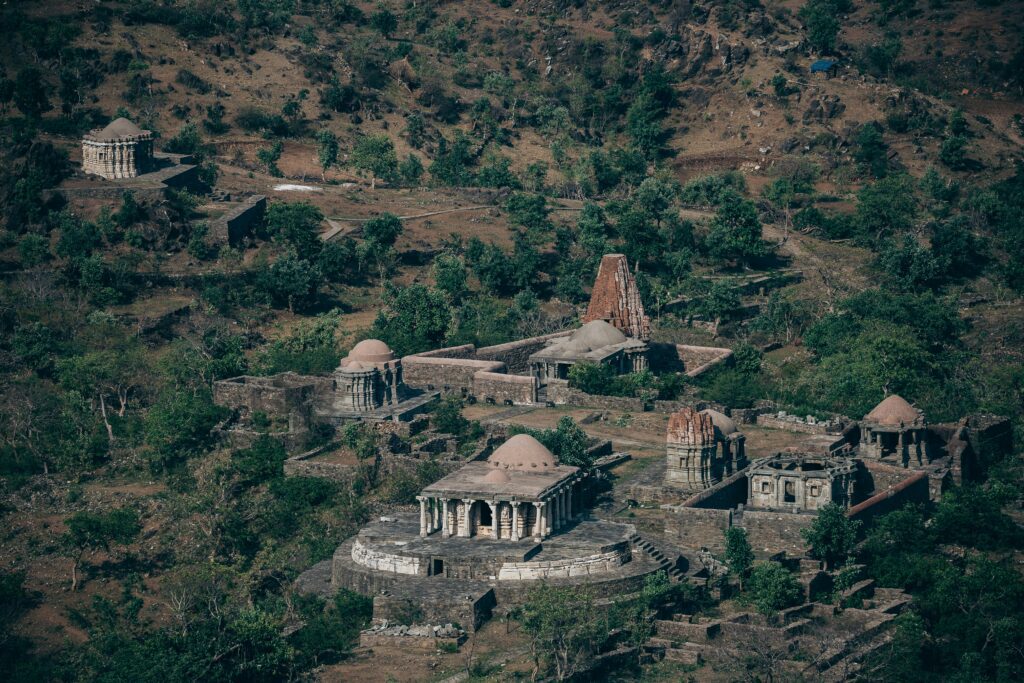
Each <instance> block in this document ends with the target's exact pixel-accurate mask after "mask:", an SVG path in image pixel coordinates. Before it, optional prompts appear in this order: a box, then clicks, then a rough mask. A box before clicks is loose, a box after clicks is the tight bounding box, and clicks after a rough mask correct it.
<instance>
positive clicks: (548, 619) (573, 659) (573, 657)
mask: <svg viewBox="0 0 1024 683" xmlns="http://www.w3.org/2000/svg"><path fill="white" fill-rule="evenodd" d="M521 623H522V627H523V632H524V633H525V634H526V636H527V637H528V638H529V640H530V656H531V659H532V660H533V669H534V670H533V679H534V680H537V678H538V677H539V676H541V675H544V676H550V677H552V678H553V679H554V680H558V681H564V680H568V679H569V678H572V677H573V676H574V675H575V674H576V673H578V672H580V671H583V670H585V669H586V668H587V667H589V666H590V663H591V659H592V657H593V656H594V655H595V654H596V653H597V652H598V648H599V647H600V645H601V643H602V642H603V640H604V639H605V638H606V637H607V635H606V626H605V624H604V620H603V619H601V618H600V614H599V612H598V611H597V607H596V605H595V601H594V595H593V593H592V591H591V589H590V588H589V587H588V586H576V587H572V588H556V587H554V586H549V585H547V584H545V583H541V584H540V585H539V586H537V587H536V588H532V589H531V590H530V592H529V593H528V594H527V598H526V602H525V604H524V605H523V609H522V618H521Z"/></svg>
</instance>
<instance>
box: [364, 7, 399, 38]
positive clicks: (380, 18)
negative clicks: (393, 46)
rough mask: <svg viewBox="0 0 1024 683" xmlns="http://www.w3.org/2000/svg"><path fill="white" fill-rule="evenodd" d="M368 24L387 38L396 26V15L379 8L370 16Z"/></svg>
mask: <svg viewBox="0 0 1024 683" xmlns="http://www.w3.org/2000/svg"><path fill="white" fill-rule="evenodd" d="M370 26H372V27H373V28H374V30H375V31H377V32H378V33H380V34H381V35H382V36H384V37H385V38H389V37H391V34H392V33H394V32H395V29H397V28H398V17H396V16H395V15H394V14H393V13H391V12H389V11H388V10H386V9H380V10H378V11H377V12H374V13H373V15H372V16H371V17H370Z"/></svg>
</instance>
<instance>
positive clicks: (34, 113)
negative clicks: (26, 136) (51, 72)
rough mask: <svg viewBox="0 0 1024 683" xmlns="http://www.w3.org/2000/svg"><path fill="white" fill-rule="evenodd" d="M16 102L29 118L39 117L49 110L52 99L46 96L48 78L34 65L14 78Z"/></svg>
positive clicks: (27, 67) (25, 68)
mask: <svg viewBox="0 0 1024 683" xmlns="http://www.w3.org/2000/svg"><path fill="white" fill-rule="evenodd" d="M13 98H14V104H15V106H17V107H18V109H20V110H21V113H22V114H24V115H25V117H26V118H29V119H38V118H39V117H40V116H42V114H43V112H46V111H49V110H50V109H51V108H52V107H51V106H50V100H49V98H48V97H47V96H46V79H45V78H43V74H42V72H41V71H40V70H39V69H37V68H35V67H34V66H26V67H24V68H23V69H21V70H20V71H18V75H17V76H16V77H15V79H14V96H13Z"/></svg>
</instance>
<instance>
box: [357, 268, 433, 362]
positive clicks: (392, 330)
mask: <svg viewBox="0 0 1024 683" xmlns="http://www.w3.org/2000/svg"><path fill="white" fill-rule="evenodd" d="M451 322H452V311H451V306H450V305H449V304H448V300H447V299H446V298H445V295H444V294H442V293H441V292H439V291H438V290H436V289H430V288H428V287H425V286H424V285H417V284H414V285H411V286H409V287H403V288H401V289H399V288H397V287H395V286H394V285H391V284H390V283H389V284H388V287H387V288H386V289H385V291H384V307H383V308H382V309H381V310H380V312H379V313H378V314H377V318H376V320H374V322H373V329H372V331H371V332H372V334H373V336H374V337H377V338H379V339H381V340H383V341H384V342H386V343H387V344H388V346H390V347H391V348H392V349H394V351H395V353H396V354H398V355H400V356H406V355H409V354H411V353H419V352H421V351H426V350H428V349H436V348H438V347H439V346H441V344H443V343H444V340H445V337H446V336H447V334H448V328H449V327H450V326H451Z"/></svg>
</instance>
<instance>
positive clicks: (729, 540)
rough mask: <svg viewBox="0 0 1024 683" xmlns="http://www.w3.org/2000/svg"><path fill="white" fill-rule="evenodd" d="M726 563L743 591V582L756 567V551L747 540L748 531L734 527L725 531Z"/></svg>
mask: <svg viewBox="0 0 1024 683" xmlns="http://www.w3.org/2000/svg"><path fill="white" fill-rule="evenodd" d="M725 563H726V564H727V565H729V571H731V572H732V573H733V574H735V575H736V578H737V579H739V582H740V590H743V581H744V579H745V578H746V577H747V575H748V574H749V573H750V568H751V567H752V566H753V565H754V551H753V549H752V548H751V547H750V541H748V540H747V530H746V529H743V528H742V527H736V526H734V527H729V528H728V529H726V530H725Z"/></svg>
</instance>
